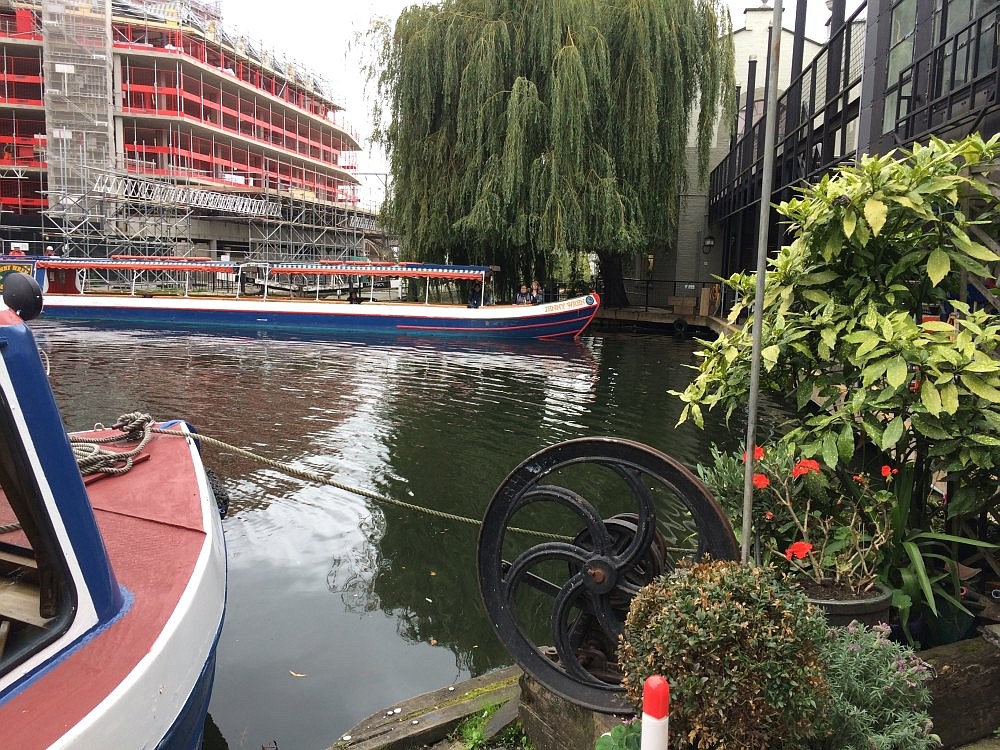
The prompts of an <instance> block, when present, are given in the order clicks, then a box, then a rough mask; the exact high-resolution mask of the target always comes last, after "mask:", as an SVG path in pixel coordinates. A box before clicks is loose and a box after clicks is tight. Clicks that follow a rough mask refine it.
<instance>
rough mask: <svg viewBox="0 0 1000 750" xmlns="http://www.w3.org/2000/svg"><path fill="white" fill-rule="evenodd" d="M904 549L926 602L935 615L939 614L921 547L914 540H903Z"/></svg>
mask: <svg viewBox="0 0 1000 750" xmlns="http://www.w3.org/2000/svg"><path fill="white" fill-rule="evenodd" d="M903 549H904V550H905V551H906V556H907V557H909V558H910V570H911V571H912V573H913V575H914V576H915V577H916V579H917V583H918V584H919V585H920V590H921V591H922V592H923V594H924V602H925V603H926V604H927V606H928V607H929V608H930V610H931V612H933V613H934V616H935V617H936V616H937V607H936V606H935V605H934V594H933V593H932V592H931V581H930V579H929V578H928V577H927V568H926V567H925V566H924V559H923V557H921V555H920V548H919V547H917V545H916V544H914V543H913V542H903Z"/></svg>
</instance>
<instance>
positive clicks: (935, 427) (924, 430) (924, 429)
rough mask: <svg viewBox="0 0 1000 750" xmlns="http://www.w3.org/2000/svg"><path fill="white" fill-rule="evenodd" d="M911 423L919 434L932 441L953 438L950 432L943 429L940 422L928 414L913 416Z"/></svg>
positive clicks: (911, 416)
mask: <svg viewBox="0 0 1000 750" xmlns="http://www.w3.org/2000/svg"><path fill="white" fill-rule="evenodd" d="M910 421H911V422H912V423H913V426H914V428H916V430H917V432H919V433H920V434H921V435H923V436H924V437H929V438H930V439H931V440H948V439H950V438H951V437H952V435H951V433H950V432H948V431H946V430H944V429H943V428H942V427H941V421H940V420H938V419H935V418H933V417H929V416H927V415H926V414H919V413H917V414H911V415H910Z"/></svg>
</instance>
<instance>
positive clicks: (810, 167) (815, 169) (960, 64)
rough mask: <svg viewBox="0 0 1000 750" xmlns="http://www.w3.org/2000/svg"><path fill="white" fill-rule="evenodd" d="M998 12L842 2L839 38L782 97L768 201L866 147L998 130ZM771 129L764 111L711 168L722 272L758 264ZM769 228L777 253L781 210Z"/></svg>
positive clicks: (954, 0) (988, 5)
mask: <svg viewBox="0 0 1000 750" xmlns="http://www.w3.org/2000/svg"><path fill="white" fill-rule="evenodd" d="M797 16H798V17H800V18H804V16H805V0H799V3H798V10H797ZM998 20H1000V2H997V0H871V1H870V2H868V3H867V4H864V5H862V6H861V7H859V8H858V9H857V10H856V11H855V12H854V13H852V14H851V15H850V16H846V14H845V2H844V0H834V1H833V5H832V15H831V22H830V23H831V36H830V41H829V42H828V43H827V45H826V46H825V47H824V48H823V50H821V51H820V53H819V54H818V55H817V56H816V57H815V58H814V59H813V60H812V62H810V63H809V64H808V65H807V66H805V67H804V68H803V69H802V71H801V73H800V74H798V75H797V77H794V78H793V80H792V82H791V83H790V84H789V86H788V88H787V89H786V90H785V91H784V93H783V94H781V95H780V97H779V98H778V108H777V112H778V120H777V128H776V133H777V137H776V144H775V149H776V150H775V163H774V173H773V177H774V179H773V184H772V185H771V194H770V201H771V202H772V203H775V202H779V201H781V200H784V199H786V198H789V197H791V195H792V190H793V188H794V186H795V185H797V184H801V183H802V182H811V181H814V180H815V179H818V178H819V177H820V176H822V175H823V174H824V173H825V172H827V171H829V170H830V169H832V168H833V167H835V166H837V165H838V164H841V163H843V162H846V161H850V160H853V159H855V158H858V157H860V156H862V155H865V154H886V153H891V152H892V151H894V150H896V149H899V148H906V147H907V146H910V145H913V144H914V143H917V142H922V141H926V140H927V139H928V138H929V137H930V136H931V135H935V136H937V137H939V138H942V139H945V140H949V139H957V138H962V137H965V136H966V135H969V134H971V133H974V132H979V133H980V134H982V135H983V137H985V138H989V137H990V136H992V135H993V134H995V133H997V132H1000V93H998V90H1000V50H998V45H1000V36H998V35H1000V25H998ZM797 31H798V30H797ZM794 54H795V50H794V49H793V55H794ZM793 64H794V63H793ZM747 116H749V117H751V118H752V117H753V113H749V115H747ZM764 126H765V123H764V118H763V117H761V118H759V119H758V120H757V121H756V122H755V123H754V125H753V127H752V128H750V129H749V130H747V131H746V132H745V133H744V134H743V136H742V137H741V138H740V139H738V140H736V141H734V142H733V145H732V148H731V149H730V151H729V153H728V154H727V156H726V157H725V158H724V159H723V160H722V162H720V163H719V165H718V166H717V167H716V168H715V169H714V170H713V172H712V175H711V180H710V188H709V196H710V197H709V223H710V225H711V227H712V230H713V232H714V233H715V236H716V237H718V238H720V239H721V242H723V243H724V247H723V252H724V258H723V274H724V275H728V274H730V273H733V272H736V271H740V270H748V269H750V270H752V269H754V268H755V267H756V254H757V236H758V232H757V225H758V223H759V213H760V198H761V188H762V185H761V172H762V166H763V154H764ZM766 229H767V232H768V247H769V249H771V250H774V249H776V248H777V247H778V246H780V244H782V243H783V242H784V237H783V236H782V230H781V227H780V224H779V222H778V217H777V215H776V214H775V212H774V211H772V212H771V219H770V222H769V226H768V227H767V228H766Z"/></svg>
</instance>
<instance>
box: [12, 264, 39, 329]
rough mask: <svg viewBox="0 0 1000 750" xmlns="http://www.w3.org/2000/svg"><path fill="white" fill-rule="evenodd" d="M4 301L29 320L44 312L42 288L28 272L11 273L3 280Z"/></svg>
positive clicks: (18, 314) (20, 316)
mask: <svg viewBox="0 0 1000 750" xmlns="http://www.w3.org/2000/svg"><path fill="white" fill-rule="evenodd" d="M3 303H4V304H5V305H7V307H9V308H10V309H11V310H13V311H14V312H15V313H16V314H17V316H18V317H19V318H20V319H21V320H23V321H25V322H27V321H29V320H34V319H35V318H37V317H38V316H39V314H40V313H41V312H42V288H41V287H40V286H38V282H37V281H35V279H34V278H33V277H31V276H28V274H26V273H9V274H7V275H6V276H5V277H4V280H3Z"/></svg>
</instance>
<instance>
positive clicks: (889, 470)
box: [882, 465, 899, 478]
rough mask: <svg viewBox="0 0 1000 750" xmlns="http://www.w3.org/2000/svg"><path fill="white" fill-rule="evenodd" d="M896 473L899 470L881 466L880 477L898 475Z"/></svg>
mask: <svg viewBox="0 0 1000 750" xmlns="http://www.w3.org/2000/svg"><path fill="white" fill-rule="evenodd" d="M898 473H899V469H896V468H894V467H892V466H888V465H887V466H883V467H882V476H883V477H886V478H888V477H889V476H890V475H892V474H898Z"/></svg>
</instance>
